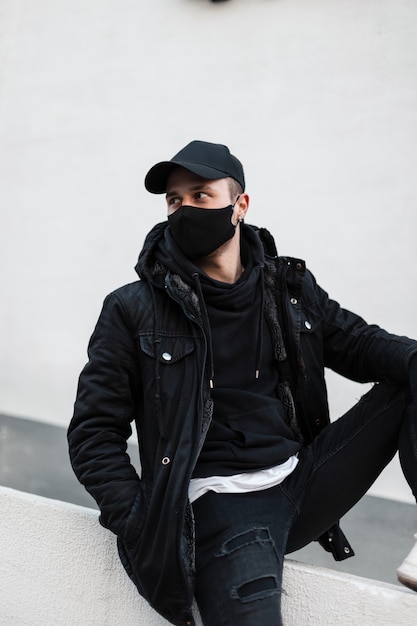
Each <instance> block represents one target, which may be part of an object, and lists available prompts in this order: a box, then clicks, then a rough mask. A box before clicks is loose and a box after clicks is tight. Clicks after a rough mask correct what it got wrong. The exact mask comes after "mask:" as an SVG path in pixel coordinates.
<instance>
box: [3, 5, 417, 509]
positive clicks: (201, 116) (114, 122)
mask: <svg viewBox="0 0 417 626" xmlns="http://www.w3.org/2000/svg"><path fill="white" fill-rule="evenodd" d="M416 18H417V3H416V2H410V1H409V0H396V1H395V2H392V0H316V1H315V2H311V0H268V1H267V0H229V1H228V2H224V3H212V2H209V0H155V1H154V2H152V3H151V2H140V1H138V0H89V2H85V1H84V0H36V2H32V1H30V0H0V211H1V224H0V267H1V270H2V271H1V278H0V289H1V294H2V307H1V310H0V329H1V330H0V333H1V335H0V336H1V349H0V364H1V372H0V375H1V378H0V398H1V399H0V411H2V412H6V413H10V414H14V415H21V416H26V417H33V418H38V419H41V420H46V421H50V422H54V423H57V424H61V425H65V424H66V423H67V422H68V419H69V417H70V415H71V411H72V403H73V399H74V394H75V386H76V379H77V376H78V372H79V370H80V369H81V367H82V365H83V363H84V361H85V350H86V344H87V340H88V337H89V335H90V334H91V331H92V328H93V325H94V323H95V320H96V318H97V315H98V312H99V309H100V307H101V302H102V300H103V298H104V296H105V294H106V293H108V292H109V291H110V290H112V289H113V288H115V287H117V286H119V285H121V284H123V283H126V282H129V281H131V280H134V279H135V274H134V272H133V269H132V268H133V266H134V264H135V261H136V257H137V253H138V251H139V249H140V247H141V245H142V242H143V239H144V237H145V234H146V232H147V231H148V230H149V228H150V227H151V226H152V225H153V224H154V223H155V222H156V221H160V220H161V219H163V218H164V208H163V202H162V199H161V198H160V197H153V196H150V195H149V194H147V193H146V192H145V190H144V188H143V177H144V175H145V173H146V171H147V170H148V168H149V167H150V166H151V165H153V164H154V163H155V162H156V161H158V160H160V159H165V158H170V157H171V156H172V155H173V154H174V153H175V152H177V150H178V149H179V148H181V147H182V146H183V145H185V144H186V143H187V142H188V141H189V140H191V139H194V138H197V139H206V140H209V141H219V142H223V143H227V144H228V145H229V146H230V147H231V149H232V151H233V152H234V153H236V154H237V155H238V156H239V158H241V160H242V161H243V163H244V165H245V168H246V174H247V184H248V192H249V193H250V194H251V198H252V207H251V214H250V219H249V220H248V221H252V223H257V224H260V225H265V226H268V227H269V228H270V229H271V230H272V231H273V232H274V234H275V236H276V238H277V241H278V245H279V249H280V252H281V253H283V254H291V255H295V256H301V257H304V258H306V259H307V261H308V264H309V266H310V267H311V268H312V270H313V271H314V273H315V274H316V275H317V276H318V279H319V282H320V283H321V284H322V285H323V286H324V287H325V288H326V289H327V290H328V291H330V293H331V295H332V296H333V297H335V298H336V299H338V300H340V301H341V302H342V303H343V304H344V305H345V306H347V307H349V308H352V309H354V310H357V311H358V312H360V313H361V314H362V315H363V316H364V317H365V318H366V319H368V320H369V321H372V322H378V323H380V324H381V325H383V326H385V327H387V328H388V329H389V330H392V331H393V332H398V333H401V334H408V335H410V336H417V321H416V320H417V318H416V314H415V311H416V309H417V307H416V304H417V293H416V290H415V288H414V286H415V284H416V279H417V263H416V257H417V252H416V250H417V248H416V245H415V237H416V210H415V209H416V207H415V205H416V199H417V188H416V185H415V163H416V156H417V106H416V105H417V37H416V36H415V23H416ZM330 383H331V402H332V407H333V409H334V413H335V415H338V414H340V413H341V412H342V411H343V410H345V409H346V408H347V407H348V406H349V405H350V404H351V403H352V402H353V401H354V399H355V398H356V397H357V396H358V395H360V394H361V393H362V391H361V390H360V389H359V388H358V386H356V385H350V384H348V383H346V384H345V383H342V382H341V381H339V380H338V379H337V378H335V377H331V378H330ZM390 472H391V473H390V474H389V476H390V478H389V479H386V478H384V479H383V481H382V483H381V486H380V487H378V486H377V487H376V488H375V489H376V491H374V493H379V494H382V495H390V496H393V497H398V498H400V499H404V500H407V499H410V496H409V493H408V488H406V486H405V483H404V481H403V479H402V478H401V477H400V475H399V474H400V473H399V470H398V467H397V468H396V469H394V470H390ZM387 480H389V481H391V482H393V484H394V487H393V489H392V488H391V487H386V482H387ZM378 490H379V491H378Z"/></svg>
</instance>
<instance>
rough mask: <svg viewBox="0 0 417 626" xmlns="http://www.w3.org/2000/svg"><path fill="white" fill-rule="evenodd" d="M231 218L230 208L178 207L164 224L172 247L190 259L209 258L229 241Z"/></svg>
mask: <svg viewBox="0 0 417 626" xmlns="http://www.w3.org/2000/svg"><path fill="white" fill-rule="evenodd" d="M232 215H233V205H232V204H229V206H227V207H225V208H224V209H201V208H197V207H193V206H180V207H179V209H177V210H176V211H175V213H172V214H171V215H168V223H169V226H170V228H171V233H172V236H173V238H174V240H175V242H176V244H177V245H178V246H179V247H180V248H181V250H182V251H183V252H184V254H185V256H187V257H189V258H191V259H193V258H198V257H202V256H207V255H208V254H211V252H214V251H215V250H217V248H219V247H220V246H221V245H223V244H224V243H226V241H229V239H231V238H232V237H233V235H234V234H235V230H236V226H234V225H233V224H232V221H231V219H232Z"/></svg>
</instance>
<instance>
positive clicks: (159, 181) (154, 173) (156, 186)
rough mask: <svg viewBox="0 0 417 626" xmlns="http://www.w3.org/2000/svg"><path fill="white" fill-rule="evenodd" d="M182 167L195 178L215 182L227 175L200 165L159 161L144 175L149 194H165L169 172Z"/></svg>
mask: <svg viewBox="0 0 417 626" xmlns="http://www.w3.org/2000/svg"><path fill="white" fill-rule="evenodd" d="M177 167H183V168H184V169H186V170H189V171H190V172H192V173H193V174H197V176H201V177H202V178H207V179H208V180H216V179H218V178H227V177H228V176H229V174H225V173H224V172H221V171H220V170H216V169H214V168H213V167H208V166H207V165H201V164H200V163H189V162H186V161H175V162H173V161H161V163H157V164H156V165H154V166H153V167H151V169H150V170H149V172H148V173H147V174H146V177H145V187H146V189H147V190H148V191H150V193H165V192H166V190H167V183H168V177H169V175H170V174H171V172H172V171H173V170H174V169H175V168H177Z"/></svg>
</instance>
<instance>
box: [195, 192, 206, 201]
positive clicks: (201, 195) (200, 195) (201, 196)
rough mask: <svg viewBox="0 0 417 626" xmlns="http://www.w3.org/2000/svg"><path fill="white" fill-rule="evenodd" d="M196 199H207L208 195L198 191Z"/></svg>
mask: <svg viewBox="0 0 417 626" xmlns="http://www.w3.org/2000/svg"><path fill="white" fill-rule="evenodd" d="M195 197H196V198H198V199H199V200H200V199H201V198H207V194H206V193H205V192H204V191H197V193H196V195H195Z"/></svg>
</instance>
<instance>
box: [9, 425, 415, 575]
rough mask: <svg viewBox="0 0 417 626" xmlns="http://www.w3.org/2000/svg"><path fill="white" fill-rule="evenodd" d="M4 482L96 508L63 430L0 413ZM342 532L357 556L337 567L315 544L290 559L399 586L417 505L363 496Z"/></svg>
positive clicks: (135, 455)
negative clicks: (398, 571) (74, 465)
mask: <svg viewBox="0 0 417 626" xmlns="http://www.w3.org/2000/svg"><path fill="white" fill-rule="evenodd" d="M129 451H130V454H131V458H132V461H133V463H134V464H135V463H136V461H137V460H138V449H137V445H136V444H131V445H129ZM0 484H2V485H3V486H6V487H11V488H13V489H18V490H21V491H27V492H29V493H34V494H38V495H41V496H45V497H47V498H54V499H57V500H63V501H66V502H72V503H74V504H79V505H82V506H87V507H91V508H95V502H94V501H93V500H92V498H91V497H90V496H89V494H88V493H87V492H86V491H85V490H84V488H83V487H82V486H81V485H80V484H79V483H78V481H77V479H76V478H75V476H74V474H73V472H72V469H71V466H70V463H69V459H68V452H67V441H66V431H65V429H64V428H62V427H58V426H51V425H49V424H45V423H41V422H36V421H32V420H27V419H21V418H14V417H10V416H7V415H0ZM342 528H343V530H344V532H345V534H346V535H347V537H348V539H349V541H350V543H351V545H352V547H353V549H354V550H355V553H356V556H355V557H353V558H350V559H347V560H346V561H342V562H340V563H337V562H336V561H334V560H333V558H332V557H331V556H330V555H329V554H328V553H326V552H325V551H324V550H323V549H322V548H321V547H320V546H319V545H318V544H317V543H313V544H310V545H309V546H307V547H306V548H303V549H302V550H299V551H298V552H294V553H293V554H291V557H290V558H292V559H295V560H298V561H303V562H306V563H312V564H314V565H321V566H324V567H330V568H333V569H336V570H339V571H343V572H348V573H351V574H356V575H358V576H364V577H366V578H372V579H375V580H381V581H384V582H388V583H393V584H397V579H396V574H395V571H396V568H397V567H398V565H399V564H400V563H401V561H402V560H403V558H404V557H405V556H406V554H408V552H409V551H410V549H411V547H412V545H413V543H414V542H413V534H414V533H415V532H416V531H417V519H416V511H415V507H414V506H413V505H411V504H405V503H401V502H397V501H395V500H387V499H384V498H376V497H372V496H365V497H364V498H363V499H362V500H361V502H359V503H358V504H357V505H356V506H355V507H354V508H353V509H352V510H351V511H349V513H348V514H347V515H346V516H345V517H344V518H343V521H342Z"/></svg>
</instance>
